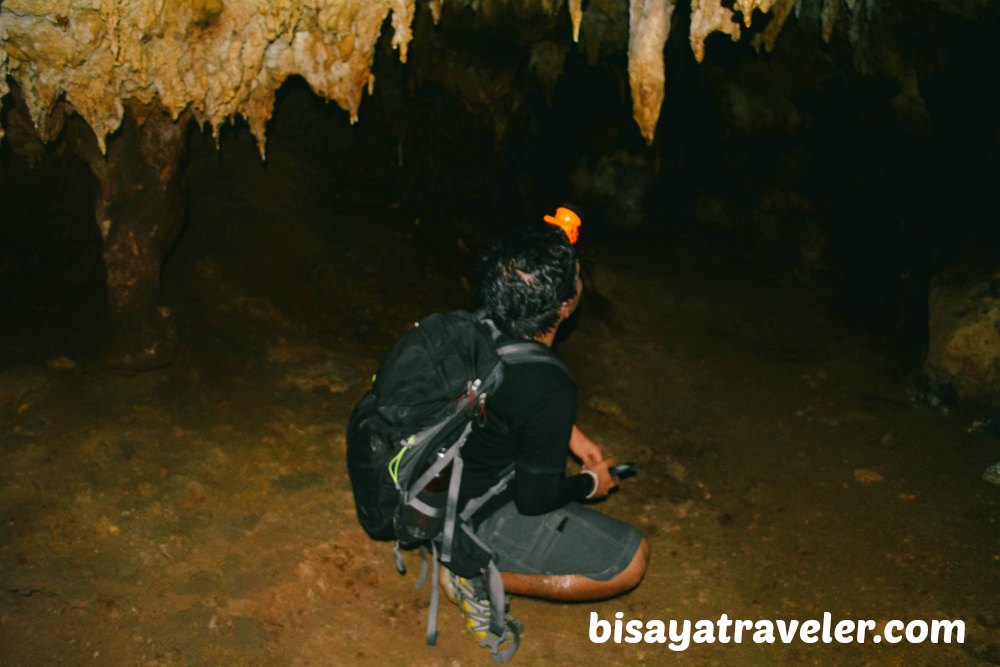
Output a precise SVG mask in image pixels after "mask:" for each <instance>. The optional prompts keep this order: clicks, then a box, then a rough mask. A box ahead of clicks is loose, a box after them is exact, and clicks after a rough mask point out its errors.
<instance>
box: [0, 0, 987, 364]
mask: <svg viewBox="0 0 1000 667" xmlns="http://www.w3.org/2000/svg"><path fill="white" fill-rule="evenodd" d="M925 2H933V0H925ZM910 4H911V3H905V2H902V0H898V1H895V2H887V3H885V4H879V5H877V6H876V3H874V2H872V1H871V0H735V2H723V0H692V3H691V5H690V7H691V12H690V16H689V17H677V16H675V15H674V8H675V5H676V1H675V0H630V2H629V3H628V4H627V12H626V9H625V8H626V3H623V2H621V0H590V2H588V3H583V2H582V0H427V2H426V5H427V7H426V8H423V7H419V6H418V4H417V2H416V0H0V103H2V102H3V98H4V96H5V95H7V93H8V92H10V89H11V88H13V89H14V94H15V95H16V96H17V99H18V100H19V103H18V105H17V106H18V114H17V115H18V117H19V118H26V119H28V120H24V122H22V121H21V120H18V121H17V122H18V123H20V125H31V126H33V128H34V131H35V132H36V133H37V135H38V137H39V138H41V140H42V141H46V142H48V141H52V140H54V139H56V138H57V137H59V136H60V135H64V136H65V138H66V142H67V145H69V146H70V147H72V149H73V150H74V151H76V152H77V153H78V154H79V155H80V156H81V157H83V159H84V160H86V162H87V163H88V164H89V165H90V166H91V169H92V170H93V172H94V174H95V176H96V178H97V182H98V185H99V193H98V201H97V202H96V207H95V215H96V221H97V222H98V224H99V226H100V230H101V235H102V238H103V240H104V260H105V264H106V268H107V275H108V281H109V284H108V294H109V302H110V303H109V309H110V315H111V320H112V322H113V323H114V325H115V328H116V331H117V332H119V335H118V338H117V341H118V342H117V343H116V344H115V345H114V348H113V349H114V350H115V351H114V353H113V358H115V359H117V361H118V362H120V363H121V364H122V365H124V366H127V367H132V368H141V367H148V366H152V365H157V364H160V363H164V362H165V361H167V360H169V350H170V349H171V348H172V343H171V335H172V334H171V331H172V324H171V318H170V315H169V311H168V310H166V309H165V308H164V307H163V305H162V303H160V301H159V278H158V276H159V266H160V262H161V261H162V258H163V257H164V256H165V254H166V252H167V250H168V248H169V245H170V243H171V242H172V240H173V239H174V238H175V236H176V235H177V233H178V232H179V228H180V224H181V223H180V221H181V219H182V213H183V211H182V206H183V204H182V202H183V196H182V195H181V194H180V192H179V190H180V187H181V186H180V185H179V181H178V179H177V171H178V169H179V167H180V164H181V157H182V152H183V137H184V131H183V130H184V125H185V124H186V123H187V122H188V121H193V122H196V123H198V124H201V125H204V126H208V127H210V128H211V129H212V131H213V132H214V133H215V134H216V136H218V131H219V129H220V127H221V126H222V125H223V124H225V123H227V122H230V121H232V120H234V119H236V118H243V119H245V120H246V122H247V124H248V126H249V128H250V131H251V132H252V133H253V135H254V137H255V138H256V141H257V145H258V148H259V150H260V152H261V155H262V156H263V155H264V154H265V148H266V135H267V126H268V121H269V119H270V118H271V114H272V112H273V107H274V100H275V93H276V91H277V90H278V89H279V88H280V87H281V86H282V84H283V83H284V82H285V80H286V79H287V78H288V77H290V76H293V75H295V76H301V77H302V78H303V79H304V80H305V81H306V82H307V83H308V84H309V86H310V87H311V89H312V90H313V91H314V92H315V93H316V94H317V95H318V96H320V97H322V98H325V99H327V100H331V101H333V102H335V103H336V104H337V105H338V106H339V107H341V108H342V109H344V110H345V111H346V112H347V114H349V116H350V118H351V120H352V122H353V121H355V120H357V118H358V116H359V111H360V106H361V102H362V99H363V96H364V94H365V92H366V91H367V92H368V93H369V94H371V92H372V91H373V89H374V87H375V86H376V85H377V84H376V81H375V78H374V75H373V73H372V64H373V61H374V57H375V53H376V47H377V44H378V43H379V40H380V37H381V35H382V32H383V30H385V31H386V33H387V37H386V39H387V40H391V46H392V47H393V48H394V49H395V50H396V53H397V54H398V58H399V60H400V61H402V62H404V63H405V62H406V60H407V56H408V49H409V46H410V42H411V40H412V39H413V30H414V28H413V26H414V25H419V24H420V21H415V17H416V15H417V12H418V9H419V10H420V11H426V12H429V14H430V17H432V18H433V21H434V22H435V23H438V22H441V23H443V24H444V25H445V26H447V25H448V22H449V21H453V22H455V21H457V20H458V19H462V20H463V21H465V22H466V24H467V27H466V29H467V30H469V29H470V28H469V27H468V25H470V24H471V25H473V28H472V29H473V30H477V29H479V26H482V29H483V30H488V29H489V27H490V26H491V25H492V24H491V22H493V21H498V20H500V18H502V17H503V15H504V13H505V12H506V13H507V14H508V15H509V14H510V13H512V12H513V13H516V14H517V16H518V17H519V19H524V18H528V19H530V20H519V21H517V22H516V24H515V25H513V26H510V25H507V26H505V28H504V30H506V31H507V32H511V31H520V32H518V35H519V36H518V37H517V39H520V40H521V46H524V45H525V44H528V45H529V47H530V48H528V49H527V51H528V52H529V53H530V62H528V63H527V66H528V69H529V70H530V71H531V72H533V73H534V75H535V76H536V78H537V79H538V80H539V82H541V84H542V87H543V89H544V91H545V93H546V94H547V95H548V96H549V98H550V99H551V96H552V91H554V89H555V87H556V84H557V82H558V80H559V77H560V75H561V74H562V71H563V67H564V64H565V61H566V57H567V53H569V52H570V50H571V49H573V48H578V49H579V50H580V51H581V52H582V53H584V54H586V56H587V59H588V61H589V62H590V63H591V64H593V63H596V62H597V61H598V60H599V59H600V58H602V57H606V56H607V55H608V53H613V54H614V58H618V57H620V56H621V54H622V53H623V52H624V51H625V50H626V49H627V56H628V79H629V88H630V91H631V100H632V112H633V117H634V119H635V121H636V123H637V125H638V128H639V131H640V134H641V135H642V137H643V138H644V139H645V140H646V141H647V142H648V143H652V141H653V139H654V137H655V136H656V133H657V124H658V121H659V119H660V116H661V107H662V105H663V100H664V93H665V90H666V87H667V86H668V85H669V82H668V81H667V77H666V72H665V67H664V49H665V46H666V44H667V41H668V38H669V37H670V34H671V26H672V25H674V26H675V28H677V29H680V27H681V24H683V19H685V18H687V19H688V23H689V27H688V40H689V43H690V48H691V50H692V53H693V55H694V59H695V60H697V61H698V62H701V61H702V59H703V58H704V57H705V50H706V44H708V45H709V48H711V40H709V36H710V35H712V34H713V33H716V32H718V33H721V34H723V35H728V36H729V38H730V39H732V40H743V41H744V42H745V43H748V44H751V45H752V46H753V47H755V48H757V49H759V50H763V51H769V50H771V49H773V48H774V45H775V40H776V39H777V37H778V35H779V33H780V32H781V31H782V27H783V26H784V25H785V24H786V22H787V21H788V20H789V19H790V18H791V17H793V16H794V17H797V20H798V21H799V23H800V24H802V25H808V26H809V28H808V30H812V31H814V32H815V34H816V43H817V45H821V44H822V41H821V39H822V40H827V41H831V40H836V39H837V38H838V37H840V38H841V41H844V37H846V41H847V42H848V44H849V46H850V47H851V48H853V49H854V50H855V52H856V53H858V54H862V55H861V56H859V64H860V66H859V69H861V68H862V66H863V68H865V69H867V70H868V71H871V70H877V71H880V72H881V73H882V74H884V75H885V78H887V79H891V80H893V81H897V82H901V86H900V92H899V94H898V95H897V98H896V99H894V100H893V105H894V106H896V105H898V106H900V107H902V108H905V109H907V110H913V112H912V113H910V116H913V117H914V118H917V119H918V121H919V122H915V123H914V126H915V127H918V128H926V127H929V121H928V120H927V118H928V114H927V110H926V109H925V108H924V106H923V100H922V98H921V91H920V88H919V80H918V77H917V75H916V68H917V67H918V66H919V64H915V63H914V62H913V60H912V59H911V58H907V57H906V54H905V53H903V50H902V49H901V48H898V47H897V45H896V44H895V42H893V41H892V39H891V36H887V30H886V29H885V28H884V26H887V25H891V24H892V21H893V20H894V17H895V16H896V15H897V14H900V13H902V12H909V11H910V10H909V9H907V8H908V7H909V6H910ZM986 5H987V3H986V0H970V1H969V2H968V3H951V4H949V3H942V5H941V7H942V9H941V11H942V12H951V13H967V14H968V13H969V12H974V11H976V8H977V7H985V6H986ZM912 11H913V12H915V13H919V11H920V10H919V9H915V10H912ZM422 16H423V17H424V18H423V19H422V20H423V21H424V22H425V27H426V22H427V21H429V20H430V19H429V18H427V17H426V14H424V15H422ZM470 17H473V19H474V20H472V21H470ZM875 18H878V25H880V26H883V28H881V29H880V31H879V32H875V31H873V29H872V28H871V26H872V25H874V24H875V23H876V21H875ZM534 19H539V20H534ZM561 22H565V23H566V25H567V26H568V29H566V30H565V31H564V32H561V33H558V34H557V33H556V31H555V30H554V29H553V28H554V27H555V26H557V25H560V23H561ZM677 31H678V30H675V31H674V32H675V33H676V32H677ZM425 34H426V33H425ZM505 34H506V33H505ZM675 39H676V37H675ZM706 40H709V41H708V42H706ZM418 41H419V40H418ZM575 42H578V43H579V46H578V47H573V43H575ZM864 54H868V55H867V56H866V55H864ZM428 60H430V59H428ZM445 61H447V62H445ZM427 67H430V68H432V69H434V70H435V71H437V72H439V73H441V76H442V78H447V76H448V75H447V72H448V71H453V72H476V73H480V74H477V75H476V76H462V77H452V78H455V79H459V78H460V79H462V81H461V82H460V83H459V84H456V85H448V84H446V85H445V86H444V87H445V88H446V89H447V91H448V94H449V95H455V96H457V97H461V98H462V100H463V102H462V103H463V105H464V106H466V107H467V108H471V109H475V110H477V112H478V115H480V116H482V117H490V118H492V122H493V124H494V126H495V127H494V134H495V136H496V138H497V144H498V145H500V144H502V143H503V138H504V137H505V136H508V135H510V134H511V133H512V129H511V127H510V125H511V123H508V122H507V120H506V118H507V116H505V115H504V114H503V113H499V112H497V111H496V107H497V104H498V103H499V102H498V100H501V101H502V100H504V99H509V98H511V97H513V95H512V94H511V90H512V89H513V80H514V76H515V69H516V68H514V67H508V66H507V64H506V63H505V64H504V65H503V67H500V66H498V67H495V68H494V69H493V70H489V67H488V65H483V64H482V63H478V62H460V61H459V58H457V57H451V56H450V55H448V54H446V55H445V57H441V56H440V55H438V56H436V59H435V60H434V61H433V62H432V63H425V64H424V68H425V69H424V72H426V68H427ZM411 69H412V70H416V69H417V68H414V67H412V66H411ZM482 72H485V73H482ZM418 78H419V77H418V76H414V77H413V80H412V81H411V85H417V81H418ZM12 82H13V85H12ZM466 84H468V85H466ZM515 92H516V91H515ZM761 94H762V95H766V94H767V93H766V91H764V92H763V93H761ZM7 99H10V97H9V96H8V98H7ZM789 104H790V103H789ZM22 111H23V112H25V113H24V114H22V113H21V112H22ZM747 113H748V114H756V115H757V116H760V117H763V116H764V114H763V113H760V112H758V111H752V112H747ZM787 115H790V116H792V115H794V108H793V109H791V112H790V113H789V114H787ZM74 118H76V119H77V121H72V120H71V121H68V120H67V119H74ZM79 119H82V121H83V122H82V123H81V122H78V120H79ZM11 123H12V121H10V120H8V125H11ZM778 124H782V123H778ZM784 125H787V124H784ZM64 127H67V128H68V129H67V131H66V132H65V133H64ZM87 128H89V130H88V131H92V135H93V136H88V135H87V132H86V131H84V130H87ZM8 129H10V127H8ZM2 132H3V128H0V138H2V136H3V135H2ZM12 134H13V131H12ZM21 145H22V146H24V145H27V144H23V143H22V144H21ZM401 146H402V144H401ZM12 148H13V149H14V150H15V151H17V150H19V147H18V146H14V145H13V142H12ZM400 150H402V149H400ZM400 155H402V153H401V154H400ZM400 160H402V157H400ZM29 162H30V159H29Z"/></svg>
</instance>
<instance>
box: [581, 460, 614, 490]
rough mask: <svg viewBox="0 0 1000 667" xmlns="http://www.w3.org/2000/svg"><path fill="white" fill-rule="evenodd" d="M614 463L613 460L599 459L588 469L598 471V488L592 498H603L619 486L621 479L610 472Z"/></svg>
mask: <svg viewBox="0 0 1000 667" xmlns="http://www.w3.org/2000/svg"><path fill="white" fill-rule="evenodd" d="M612 465H614V462H613V461H610V460H608V461H598V462H597V463H595V464H594V465H592V466H590V467H588V468H587V470H592V471H594V472H595V473H597V490H596V491H595V492H594V494H593V495H592V496H590V497H591V498H603V497H605V496H606V495H608V494H609V493H611V489H613V488H615V487H617V486H618V485H619V484H620V483H621V480H620V479H618V478H617V477H612V476H611V473H610V472H608V470H609V468H611V466H612Z"/></svg>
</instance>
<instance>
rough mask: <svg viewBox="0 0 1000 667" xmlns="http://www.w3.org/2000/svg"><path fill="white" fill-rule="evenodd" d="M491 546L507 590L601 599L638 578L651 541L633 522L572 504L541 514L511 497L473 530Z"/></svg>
mask: <svg viewBox="0 0 1000 667" xmlns="http://www.w3.org/2000/svg"><path fill="white" fill-rule="evenodd" d="M477 533H478V534H479V536H480V537H481V538H482V539H483V540H484V541H485V542H486V543H487V544H488V545H489V546H490V547H491V548H492V549H493V552H494V556H495V557H496V558H497V565H498V566H499V568H500V572H501V574H502V575H503V582H504V589H505V590H506V591H507V592H508V593H514V594H518V595H527V596H531V597H539V598H546V599H550V600H567V601H569V600H581V601H582V600H599V599H603V598H609V597H613V596H615V595H620V594H622V593H625V592H627V591H629V590H631V589H633V588H635V587H636V586H637V585H638V584H639V582H640V581H641V580H642V577H643V575H644V574H645V572H646V565H647V563H648V561H649V543H648V542H647V541H646V539H645V538H644V537H642V535H641V534H640V533H639V532H638V531H637V530H636V529H635V528H633V527H632V526H630V525H628V524H627V523H624V522H622V521H618V520H617V519H614V518H612V517H609V516H607V515H605V514H602V513H600V512H596V511H594V510H591V509H589V508H587V507H583V506H581V505H578V504H576V503H570V504H569V505H567V506H566V507H564V508H562V509H559V510H556V511H554V512H550V513H549V514H545V515H541V516H525V515H522V514H520V513H519V512H517V509H516V508H515V507H514V504H513V502H511V503H508V504H507V505H505V506H504V507H502V508H500V509H499V510H497V512H496V513H495V514H494V515H493V516H491V517H490V518H488V519H487V520H486V521H484V522H483V523H482V525H480V527H479V530H477Z"/></svg>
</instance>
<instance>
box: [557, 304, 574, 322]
mask: <svg viewBox="0 0 1000 667" xmlns="http://www.w3.org/2000/svg"><path fill="white" fill-rule="evenodd" d="M572 314H573V307H572V306H571V305H570V300H569V299H566V300H565V301H563V302H562V303H560V304H559V319H560V320H568V319H569V316H570V315H572Z"/></svg>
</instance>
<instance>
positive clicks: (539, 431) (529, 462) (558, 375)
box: [460, 341, 593, 522]
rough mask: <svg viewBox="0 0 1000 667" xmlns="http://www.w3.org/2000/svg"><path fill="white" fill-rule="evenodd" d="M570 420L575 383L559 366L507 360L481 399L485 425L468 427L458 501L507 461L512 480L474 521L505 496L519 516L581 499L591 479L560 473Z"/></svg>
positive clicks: (477, 491) (488, 482)
mask: <svg viewBox="0 0 1000 667" xmlns="http://www.w3.org/2000/svg"><path fill="white" fill-rule="evenodd" d="M503 342H504V341H501V343H503ZM538 346H539V348H541V349H543V350H544V352H545V353H547V354H552V352H551V350H549V349H548V348H547V347H546V346H544V345H542V344H540V343H539V344H538ZM575 421H576V384H575V383H574V382H573V380H572V378H570V377H569V375H568V374H567V373H566V372H565V371H564V370H563V369H561V368H559V367H557V366H555V365H553V364H548V363H544V362H531V363H521V364H508V365H507V366H506V367H505V369H504V380H503V383H502V384H501V385H500V388H499V389H498V390H497V391H496V392H495V393H494V394H493V395H492V396H489V397H487V400H486V423H485V424H484V425H483V426H482V427H474V428H473V430H472V433H471V434H470V436H469V440H468V441H467V442H466V444H465V446H464V447H463V449H462V457H463V459H464V461H465V471H464V473H463V475H462V490H461V496H460V504H461V505H463V506H464V504H465V502H466V501H467V500H469V499H471V498H475V497H477V496H479V495H481V494H482V493H484V492H485V491H486V490H488V489H489V488H490V487H491V486H492V485H493V484H494V483H495V482H496V481H497V479H499V477H500V476H501V474H502V473H503V471H504V470H506V469H509V467H510V465H511V464H513V465H514V470H515V475H514V481H513V482H512V484H511V485H510V486H508V488H507V491H505V492H504V493H503V494H501V495H500V496H498V497H497V498H495V499H493V500H491V501H490V502H489V503H488V504H487V505H486V506H485V507H484V508H483V509H482V510H480V511H479V512H478V513H477V515H476V517H475V519H476V521H477V522H478V521H481V520H482V519H483V518H485V517H487V516H489V514H490V513H491V511H492V510H494V509H496V508H497V507H499V506H500V505H502V504H503V503H504V502H506V501H507V500H509V499H510V498H511V497H513V499H514V502H515V503H516V505H517V509H518V511H519V512H521V513H522V514H544V513H545V512H551V511H552V510H555V509H558V508H560V507H562V506H563V505H565V504H566V503H568V502H570V501H572V500H583V499H584V498H585V497H586V496H587V494H588V493H590V492H591V491H592V490H593V479H592V478H591V477H590V476H589V475H574V476H572V477H566V474H565V471H566V457H567V455H568V454H569V440H570V434H571V432H572V429H573V424H574V423H575Z"/></svg>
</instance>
